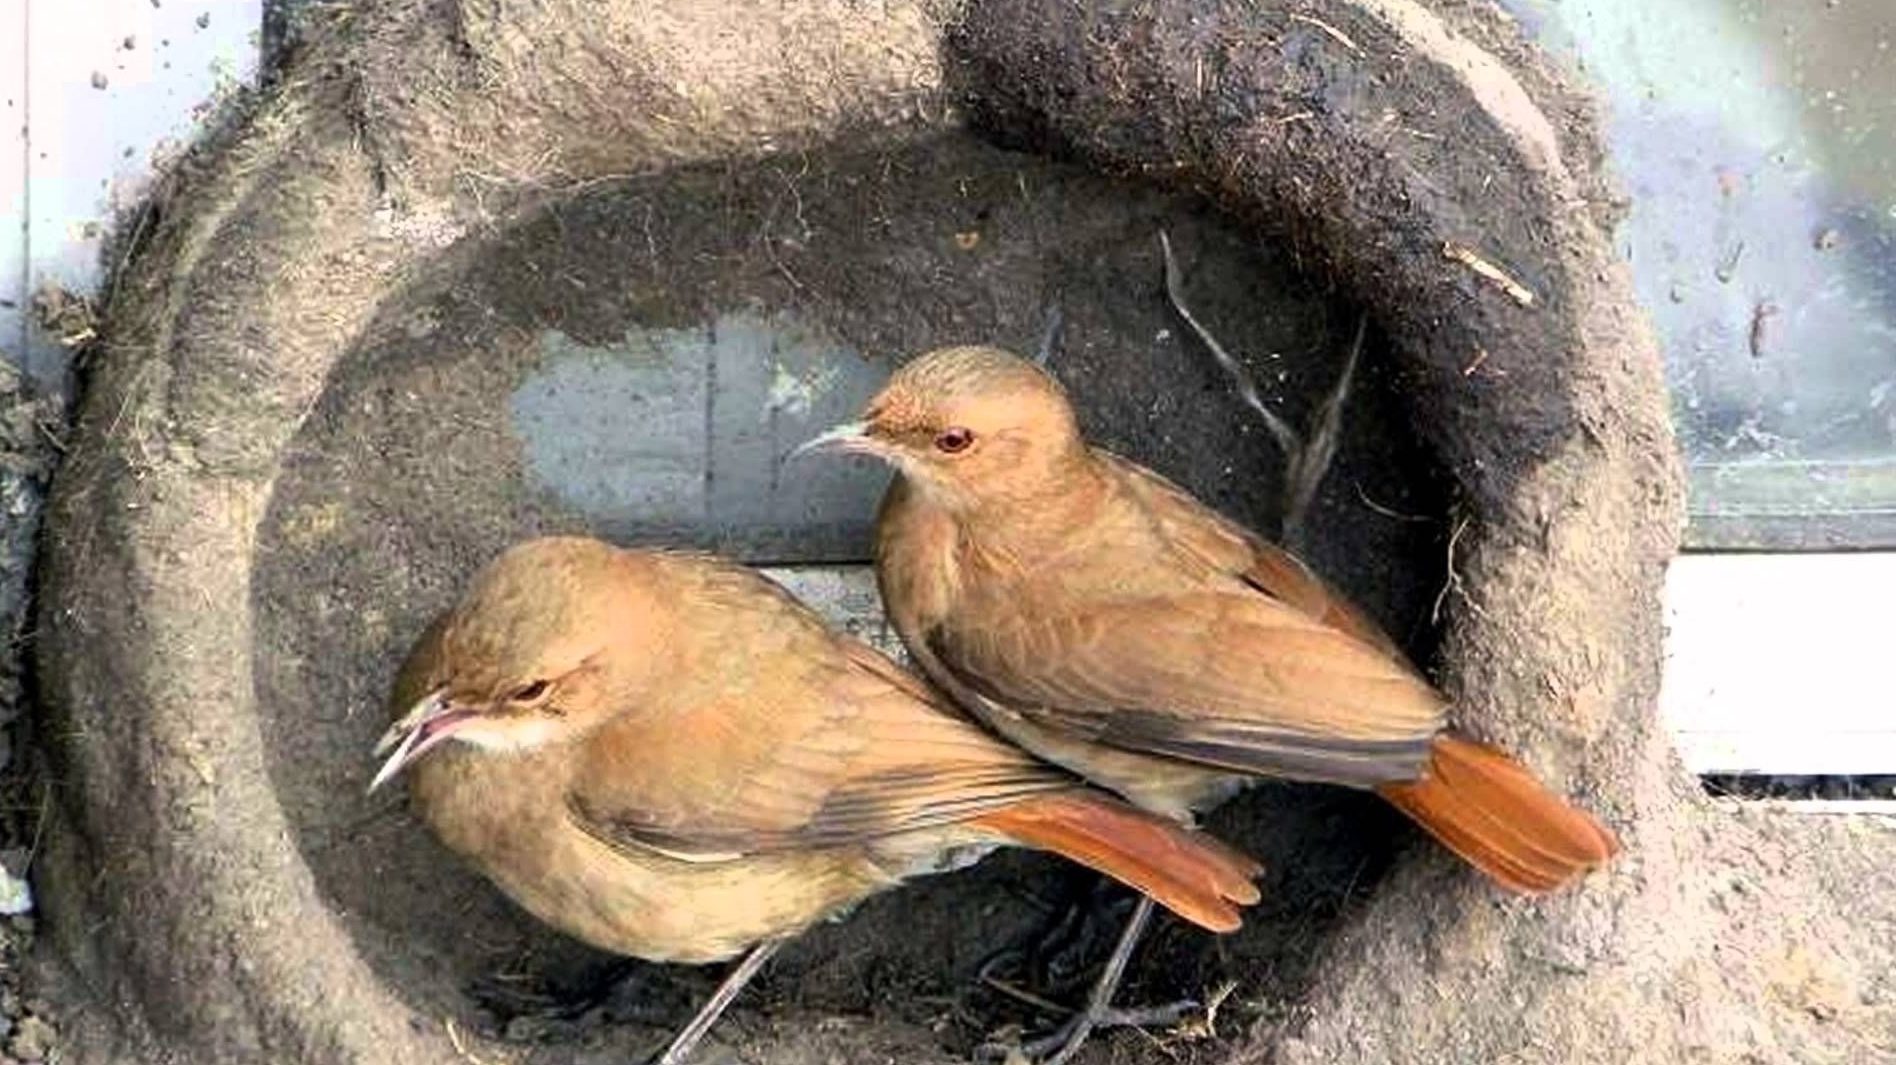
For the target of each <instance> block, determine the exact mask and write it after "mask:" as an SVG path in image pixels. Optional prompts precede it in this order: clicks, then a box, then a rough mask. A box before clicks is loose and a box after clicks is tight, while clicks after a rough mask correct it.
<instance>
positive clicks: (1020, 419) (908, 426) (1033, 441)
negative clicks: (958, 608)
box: [793, 347, 1085, 509]
mask: <svg viewBox="0 0 1896 1065" xmlns="http://www.w3.org/2000/svg"><path fill="white" fill-rule="evenodd" d="M815 450H832V451H843V452H854V453H859V454H867V455H874V456H876V457H877V458H880V459H882V460H883V461H885V462H888V463H889V464H891V465H893V466H894V467H895V468H896V469H897V470H898V471H899V472H900V473H901V474H902V475H903V476H904V477H907V478H908V479H909V480H910V481H912V482H914V483H915V484H916V486H917V487H918V488H920V489H921V490H922V491H925V492H928V493H930V494H932V495H934V496H935V497H936V498H938V499H939V500H941V501H942V502H943V503H944V504H946V505H948V506H950V507H954V508H956V509H968V508H971V507H973V506H976V505H978V504H980V503H981V502H984V501H986V500H989V499H994V498H1009V497H1019V496H1024V495H1029V494H1031V492H1032V490H1033V489H1034V488H1035V487H1036V486H1037V485H1039V484H1040V483H1042V482H1044V481H1045V480H1046V479H1047V478H1049V477H1052V476H1054V475H1056V474H1057V473H1058V472H1059V471H1060V469H1061V468H1062V466H1063V464H1064V463H1067V462H1070V461H1072V460H1073V459H1074V458H1075V457H1076V456H1079V455H1081V454H1083V453H1084V450H1085V446H1084V444H1083V442H1082V441H1081V439H1080V431H1079V425H1078V422H1077V421H1076V420H1075V419H1074V416H1073V407H1072V404H1071V403H1069V402H1068V400H1067V396H1066V392H1065V390H1064V389H1062V388H1061V387H1060V383H1059V382H1058V381H1055V380H1054V379H1053V377H1052V376H1051V375H1049V374H1048V373H1047V372H1046V371H1045V370H1042V369H1041V368H1040V367H1038V366H1036V365H1034V364H1033V363H1031V362H1028V361H1027V360H1026V359H1023V358H1020V357H1019V356H1017V355H1012V354H1009V353H1008V352H1005V351H1002V350H1000V349H998V348H988V347H955V348H941V349H939V350H936V351H931V352H929V353H928V354H926V355H923V356H921V357H919V358H917V359H915V360H914V361H912V362H910V363H908V364H907V365H905V366H903V367H902V368H901V369H900V370H898V371H896V373H895V375H894V376H892V377H891V378H890V379H889V383H888V384H887V385H886V386H884V387H883V389H882V391H881V392H879V393H877V395H876V396H875V398H874V399H871V400H870V401H869V404H868V406H867V407H865V408H864V409H863V415H862V419H861V420H860V421H854V422H848V423H845V424H843V425H839V426H836V427H835V428H833V429H831V430H829V431H828V432H826V433H823V434H822V435H821V436H818V437H816V438H815V439H813V440H811V441H809V442H808V443H806V444H804V445H803V446H802V447H800V448H798V449H797V451H796V452H794V453H793V454H801V453H804V452H807V451H815Z"/></svg>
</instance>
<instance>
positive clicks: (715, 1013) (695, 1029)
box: [652, 939, 783, 1065]
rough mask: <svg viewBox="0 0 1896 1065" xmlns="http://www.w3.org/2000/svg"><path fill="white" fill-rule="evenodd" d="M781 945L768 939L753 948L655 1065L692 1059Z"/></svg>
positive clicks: (671, 1063) (653, 1064) (774, 940)
mask: <svg viewBox="0 0 1896 1065" xmlns="http://www.w3.org/2000/svg"><path fill="white" fill-rule="evenodd" d="M781 946H783V940H781V939H766V940H764V941H763V942H762V943H759V944H757V945H756V946H755V947H752V948H751V952H750V953H749V954H746V955H744V960H743V961H740V962H738V963H737V967H736V968H735V969H732V970H731V973H730V975H729V976H726V977H725V978H724V982H723V983H721V984H719V985H718V989H717V990H716V991H714V992H712V993H711V999H710V1001H708V1002H706V1003H705V1004H704V1006H703V1007H702V1008H701V1009H699V1010H698V1013H697V1016H695V1017H693V1018H691V1023H689V1024H687V1025H685V1027H684V1028H683V1029H682V1030H681V1031H680V1032H679V1033H678V1035H677V1036H675V1037H674V1038H673V1039H672V1041H671V1045H670V1046H668V1047H666V1048H665V1052H664V1053H663V1054H660V1055H659V1056H658V1060H657V1061H654V1062H653V1063H652V1065H684V1062H685V1060H686V1059H687V1058H689V1057H691V1052H692V1051H693V1050H695V1049H697V1046H698V1044H699V1043H700V1042H701V1041H703V1039H704V1037H705V1034H706V1033H708V1032H710V1031H711V1027H712V1026H713V1025H715V1024H717V1023H718V1018H719V1017H722V1016H723V1015H724V1011H725V1010H727V1009H729V1008H730V1006H731V1001H732V1000H733V999H735V998H737V996H738V994H739V993H740V992H742V991H743V990H744V985H746V984H748V983H750V982H751V979H752V978H753V977H755V976H756V975H757V973H758V970H760V969H762V968H763V967H764V963H765V962H767V961H769V960H770V956H771V955H772V954H775V953H777V948H778V947H781Z"/></svg>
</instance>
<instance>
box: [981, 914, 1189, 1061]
mask: <svg viewBox="0 0 1896 1065" xmlns="http://www.w3.org/2000/svg"><path fill="white" fill-rule="evenodd" d="M1153 907H1154V904H1153V902H1152V900H1151V899H1150V898H1147V897H1146V896H1144V895H1141V896H1140V897H1139V903H1138V906H1137V907H1136V908H1134V909H1133V911H1132V917H1131V918H1130V919H1128V920H1127V921H1126V927H1125V929H1124V930H1123V931H1121V932H1120V934H1119V941H1118V942H1117V943H1115V944H1114V945H1113V953H1112V957H1110V958H1108V959H1107V960H1106V967H1105V968H1104V969H1102V970H1100V974H1099V977H1098V978H1097V979H1095V980H1094V981H1093V987H1092V990H1091V991H1089V992H1088V993H1087V999H1086V1007H1085V1008H1084V1009H1082V1010H1081V1011H1080V1012H1078V1013H1076V1014H1074V1015H1073V1017H1072V1018H1070V1019H1069V1020H1067V1022H1066V1023H1064V1024H1062V1025H1060V1027H1058V1028H1056V1029H1054V1030H1053V1031H1052V1032H1050V1033H1048V1034H1047V1035H1045V1036H1042V1037H1041V1038H1039V1039H1034V1040H1031V1041H1029V1042H1027V1043H1023V1044H1021V1045H1020V1046H1019V1047H1018V1048H1011V1047H1005V1046H996V1045H988V1046H984V1047H982V1048H981V1053H982V1054H983V1056H988V1057H1007V1056H1008V1055H1009V1053H1010V1051H1012V1050H1014V1049H1018V1050H1019V1051H1020V1053H1022V1054H1025V1055H1026V1056H1027V1057H1028V1058H1029V1059H1030V1060H1034V1061H1039V1062H1040V1065H1066V1062H1068V1061H1071V1060H1072V1059H1073V1055H1075V1054H1077V1053H1079V1050H1080V1047H1081V1046H1082V1045H1083V1044H1084V1043H1085V1042H1086V1040H1087V1038H1088V1037H1090V1036H1091V1035H1092V1034H1093V1033H1094V1032H1096V1031H1098V1030H1100V1029H1102V1028H1134V1027H1146V1026H1149V1025H1160V1024H1176V1023H1177V1022H1178V1021H1180V1020H1182V1019H1184V1018H1185V1017H1187V1016H1189V1015H1190V1014H1191V1013H1192V1012H1193V1011H1195V1010H1197V1009H1198V1008H1199V1007H1198V1003H1196V1002H1193V1001H1189V1000H1181V1001H1179V1002H1172V1003H1167V1004H1165V1005H1162V1006H1148V1007H1143V1008H1137V1009H1116V1008H1114V1007H1113V1004H1112V1002H1113V995H1114V994H1115V993H1116V992H1117V991H1118V990H1119V985H1120V982H1121V981H1123V980H1124V979H1125V976H1126V965H1127V963H1129V962H1130V961H1131V960H1132V952H1133V951H1134V950H1135V949H1136V948H1137V947H1138V945H1139V940H1140V938H1141V937H1142V936H1143V935H1144V934H1145V930H1146V925H1147V924H1149V923H1150V922H1151V920H1152V911H1153ZM1042 1055H1047V1056H1046V1057H1045V1058H1044V1059H1043V1058H1042Z"/></svg>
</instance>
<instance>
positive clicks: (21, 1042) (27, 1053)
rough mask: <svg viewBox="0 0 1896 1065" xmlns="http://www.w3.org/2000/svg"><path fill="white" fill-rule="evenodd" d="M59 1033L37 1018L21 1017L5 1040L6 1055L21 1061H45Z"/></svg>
mask: <svg viewBox="0 0 1896 1065" xmlns="http://www.w3.org/2000/svg"><path fill="white" fill-rule="evenodd" d="M58 1038H59V1033H58V1032H57V1031H56V1030H54V1028H53V1026H52V1025H50V1024H47V1023H46V1022H45V1021H42V1020H40V1019H39V1018H38V1017H22V1018H20V1023H19V1025H17V1026H16V1027H15V1028H14V1029H13V1034H12V1035H11V1036H10V1037H8V1039H7V1053H9V1054H11V1055H13V1056H14V1057H16V1058H19V1059H20V1060H21V1061H45V1060H46V1054H47V1052H48V1051H50V1050H52V1049H53V1043H54V1042H55V1041H57V1040H58Z"/></svg>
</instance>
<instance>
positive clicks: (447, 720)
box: [416, 710, 474, 746]
mask: <svg viewBox="0 0 1896 1065" xmlns="http://www.w3.org/2000/svg"><path fill="white" fill-rule="evenodd" d="M473 716H474V715H473V714H471V713H469V712H468V711H466V710H450V711H448V712H447V713H445V714H441V715H439V716H437V717H433V718H430V719H428V720H427V721H424V722H422V723H421V735H420V736H418V737H416V740H417V742H416V746H420V745H421V744H423V743H426V742H428V740H429V738H430V737H432V736H434V735H435V734H436V733H439V732H443V731H445V730H447V729H450V728H453V727H454V726H455V725H458V724H460V723H461V722H463V721H466V720H467V719H468V718H470V717H473Z"/></svg>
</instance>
